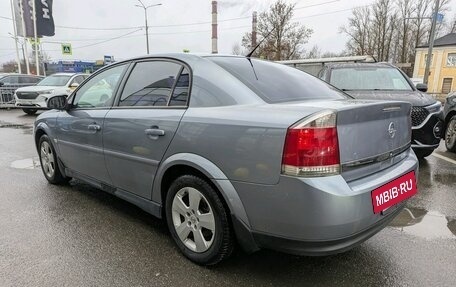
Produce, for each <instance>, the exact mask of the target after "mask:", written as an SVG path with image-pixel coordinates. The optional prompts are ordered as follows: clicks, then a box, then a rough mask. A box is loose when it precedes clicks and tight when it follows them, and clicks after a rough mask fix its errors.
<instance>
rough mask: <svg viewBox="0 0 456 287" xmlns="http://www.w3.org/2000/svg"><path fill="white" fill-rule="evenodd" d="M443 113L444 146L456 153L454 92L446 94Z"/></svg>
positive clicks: (455, 97)
mask: <svg viewBox="0 0 456 287" xmlns="http://www.w3.org/2000/svg"><path fill="white" fill-rule="evenodd" d="M443 110H444V113H445V146H446V148H447V150H448V151H451V152H456V92H453V93H450V94H448V96H447V98H446V100H445V106H444V108H443Z"/></svg>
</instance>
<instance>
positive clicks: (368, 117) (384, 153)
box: [337, 102, 412, 180]
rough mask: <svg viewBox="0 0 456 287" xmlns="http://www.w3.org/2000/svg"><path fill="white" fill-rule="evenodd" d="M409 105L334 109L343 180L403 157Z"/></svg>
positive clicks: (408, 137)
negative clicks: (335, 110)
mask: <svg viewBox="0 0 456 287" xmlns="http://www.w3.org/2000/svg"><path fill="white" fill-rule="evenodd" d="M410 112H411V105H410V104H409V103H405V102H380V103H367V104H365V105H361V106H353V107H350V108H346V109H341V110H338V113H337V132H338V139H339V152H340V163H341V166H342V175H343V176H344V177H345V178H346V179H347V180H354V179H356V178H359V177H361V176H366V175H367V174H370V173H374V172H377V171H378V170H381V169H384V168H387V167H389V166H391V165H393V164H394V163H396V162H397V161H398V160H400V159H401V158H403V157H404V152H405V151H408V149H409V147H410V141H411V133H412V130H411V119H410Z"/></svg>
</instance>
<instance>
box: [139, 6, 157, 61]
mask: <svg viewBox="0 0 456 287" xmlns="http://www.w3.org/2000/svg"><path fill="white" fill-rule="evenodd" d="M138 2H139V3H140V4H141V5H138V4H136V5H135V6H136V7H139V8H143V9H144V20H145V22H146V47H147V54H149V25H148V24H147V9H149V8H151V7H155V6H160V5H162V4H161V3H158V4H153V5H149V6H146V5H144V3H143V2H142V1H141V0H138Z"/></svg>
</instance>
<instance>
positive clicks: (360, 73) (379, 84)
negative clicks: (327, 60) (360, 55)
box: [330, 67, 412, 91]
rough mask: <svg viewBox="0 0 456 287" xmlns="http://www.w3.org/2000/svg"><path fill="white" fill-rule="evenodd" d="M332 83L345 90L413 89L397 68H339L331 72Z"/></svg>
mask: <svg viewBox="0 0 456 287" xmlns="http://www.w3.org/2000/svg"><path fill="white" fill-rule="evenodd" d="M330 83H331V84H332V85H333V86H335V87H337V88H339V89H341V90H345V91H349V90H388V91H391V90H393V91H394V90H399V91H412V87H411V86H410V84H409V83H408V82H407V80H406V79H405V78H404V76H403V75H402V74H401V72H399V71H398V70H397V69H395V68H389V67H362V68H337V69H333V70H332V72H331V79H330Z"/></svg>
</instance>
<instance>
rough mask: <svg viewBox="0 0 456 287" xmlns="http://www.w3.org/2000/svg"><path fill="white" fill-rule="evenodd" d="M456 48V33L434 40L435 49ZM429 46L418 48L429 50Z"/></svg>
mask: <svg viewBox="0 0 456 287" xmlns="http://www.w3.org/2000/svg"><path fill="white" fill-rule="evenodd" d="M444 46H456V33H450V34H448V35H445V36H443V37H440V38H438V39H435V40H434V47H444ZM427 47H429V44H425V45H420V46H418V47H417V48H427Z"/></svg>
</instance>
